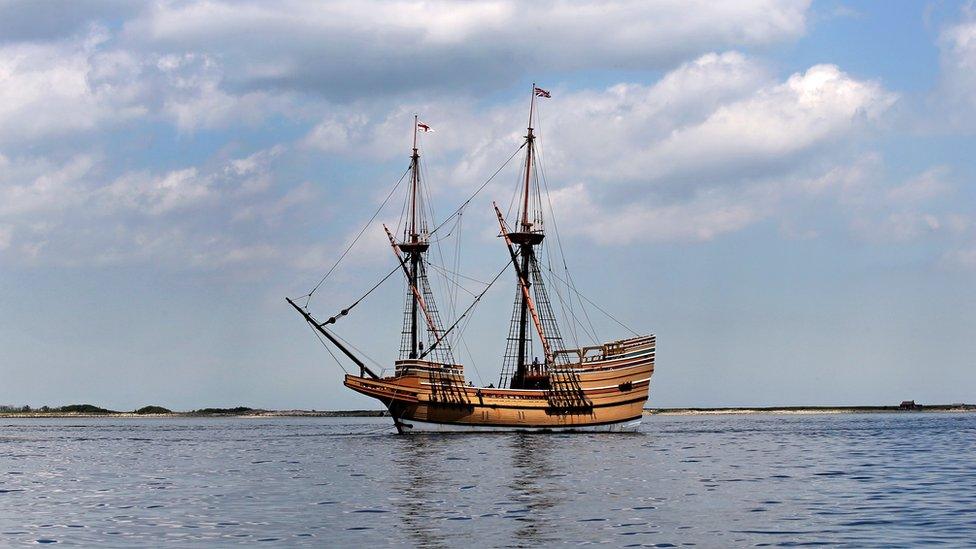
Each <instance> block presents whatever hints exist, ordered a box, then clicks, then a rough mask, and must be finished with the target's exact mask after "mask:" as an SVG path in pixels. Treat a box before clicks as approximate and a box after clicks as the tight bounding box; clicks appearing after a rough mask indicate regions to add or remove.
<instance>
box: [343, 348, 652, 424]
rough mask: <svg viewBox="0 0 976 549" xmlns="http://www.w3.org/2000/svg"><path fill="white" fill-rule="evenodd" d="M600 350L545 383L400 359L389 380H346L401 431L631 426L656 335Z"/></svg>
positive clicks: (646, 384)
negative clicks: (470, 377) (485, 381)
mask: <svg viewBox="0 0 976 549" xmlns="http://www.w3.org/2000/svg"><path fill="white" fill-rule="evenodd" d="M602 349H603V352H602V353H601V354H599V355H597V356H595V357H593V356H584V353H583V352H580V354H579V356H580V360H579V362H575V363H573V364H566V365H563V366H560V367H559V368H558V369H553V370H552V371H550V372H549V373H548V374H547V375H546V383H547V388H544V389H498V388H492V387H472V386H470V385H467V384H466V383H465V379H464V375H463V371H462V370H461V368H460V367H459V366H457V365H442V364H434V363H429V362H421V361H399V362H398V363H397V374H396V375H394V376H391V377H386V378H380V379H372V378H367V377H360V376H353V375H347V376H346V378H345V385H346V386H347V387H349V388H351V389H353V390H355V391H357V392H359V393H362V394H364V395H367V396H371V397H374V398H376V399H378V400H380V401H381V402H383V404H384V405H386V407H387V408H388V409H389V410H390V414H391V416H392V417H393V420H394V423H395V424H396V427H397V430H398V431H399V432H400V433H425V432H495V431H603V432H626V431H635V430H637V428H638V426H639V425H640V421H641V417H642V414H643V409H644V404H645V403H646V402H647V397H648V390H649V388H650V380H651V375H652V374H653V372H654V352H655V348H654V338H653V336H647V337H641V338H633V339H629V340H621V341H618V342H613V343H611V344H607V345H604V346H603V347H602Z"/></svg>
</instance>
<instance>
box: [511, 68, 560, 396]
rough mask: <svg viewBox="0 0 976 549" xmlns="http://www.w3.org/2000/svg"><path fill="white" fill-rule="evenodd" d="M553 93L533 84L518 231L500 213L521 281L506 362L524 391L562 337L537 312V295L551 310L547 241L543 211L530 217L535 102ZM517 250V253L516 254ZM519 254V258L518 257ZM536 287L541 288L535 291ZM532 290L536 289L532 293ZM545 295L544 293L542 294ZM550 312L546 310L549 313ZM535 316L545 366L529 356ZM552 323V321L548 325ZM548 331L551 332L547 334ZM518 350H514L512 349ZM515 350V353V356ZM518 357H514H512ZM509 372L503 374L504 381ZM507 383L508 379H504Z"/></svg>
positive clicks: (548, 362)
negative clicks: (542, 257) (543, 264)
mask: <svg viewBox="0 0 976 549" xmlns="http://www.w3.org/2000/svg"><path fill="white" fill-rule="evenodd" d="M548 96H549V92H547V91H545V90H542V89H541V88H537V87H536V86H535V83H533V84H532V98H531V101H530V103H529V123H528V129H527V131H526V134H525V151H526V152H525V171H524V173H523V174H522V175H523V178H522V188H521V192H522V197H521V198H522V200H521V201H520V210H521V211H519V212H518V214H519V215H518V221H517V222H516V226H515V227H514V230H512V231H509V230H508V227H507V226H506V225H505V223H504V220H503V219H502V216H501V212H500V211H498V212H497V213H498V217H499V223H500V225H501V229H502V236H503V237H505V241H506V243H507V244H508V245H509V250H510V251H511V252H512V254H513V258H514V259H516V262H515V270H516V275H517V278H518V284H519V291H518V293H517V294H516V298H515V310H514V311H513V315H512V330H511V331H510V334H509V347H510V348H509V350H507V351H506V359H507V360H511V359H514V360H513V361H512V362H513V364H512V365H514V372H511V371H510V373H511V380H510V384H509V385H510V387H511V388H513V389H523V388H534V387H535V385H534V383H533V382H530V381H529V380H528V379H527V378H528V377H529V374H530V373H533V374H541V373H542V372H540V371H535V370H542V369H543V368H545V369H548V367H549V365H551V364H552V362H553V360H554V354H553V349H552V348H551V343H552V341H553V338H558V337H559V336H558V330H557V329H556V326H555V322H554V319H551V318H546V317H551V316H552V315H551V313H550V314H548V315H546V314H543V315H541V316H540V311H539V310H538V309H537V307H536V304H535V303H534V301H533V294H534V296H535V297H536V299H535V301H540V300H539V299H538V298H540V297H541V298H543V299H542V301H543V302H542V303H541V305H542V306H543V307H544V308H545V309H546V310H547V311H548V310H549V309H550V307H549V303H548V298H547V297H545V289H544V288H543V287H542V280H541V276H540V274H539V269H538V263H537V261H536V253H535V247H536V246H539V245H541V244H542V241H543V239H545V234H544V232H543V228H542V219H541V212H540V210H541V208H537V209H536V211H535V213H534V214H533V215H532V216H531V217H530V210H531V209H532V200H531V197H532V196H533V192H535V193H538V189H537V188H536V189H533V185H532V183H533V176H534V175H535V166H534V161H535V134H534V133H533V129H532V118H533V114H534V111H535V100H536V97H548ZM516 249H517V252H518V253H517V254H516V253H515V251H516ZM516 255H517V257H515V256H516ZM533 286H538V287H536V288H532V287H533ZM530 288H531V289H532V290H531V291H530ZM540 292H541V293H540ZM547 311H542V313H545V312H547ZM530 315H531V317H532V319H531V320H532V323H533V324H534V325H535V329H536V331H537V332H538V335H539V339H540V341H541V343H542V346H543V350H544V355H545V358H544V363H543V364H538V363H537V362H536V361H535V360H534V359H532V358H530V357H529V354H530V353H531V344H532V339H531V338H532V335H531V333H530V332H529V329H530V328H529V316H530ZM547 320H549V322H546V321H547ZM547 332H548V333H547ZM512 347H514V349H513V348H512ZM512 351H514V353H512ZM513 354H514V356H512V355H513ZM530 365H531V366H532V369H531V370H532V371H531V372H530ZM504 376H505V373H503V378H504ZM503 382H504V380H503Z"/></svg>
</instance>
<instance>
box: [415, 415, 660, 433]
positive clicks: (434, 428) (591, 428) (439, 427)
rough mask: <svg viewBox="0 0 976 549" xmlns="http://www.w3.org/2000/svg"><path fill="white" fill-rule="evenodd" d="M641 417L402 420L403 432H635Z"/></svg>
mask: <svg viewBox="0 0 976 549" xmlns="http://www.w3.org/2000/svg"><path fill="white" fill-rule="evenodd" d="M640 423H641V418H636V419H628V420H625V421H621V422H619V423H607V424H603V425H553V426H552V427H518V426H514V425H511V426H510V425H472V424H465V423H430V422H427V421H417V420H414V419H405V420H400V424H401V429H400V432H401V433H403V434H412V433H511V432H517V431H524V432H534V433H538V432H567V431H580V432H588V433H633V432H636V431H637V428H638V427H640Z"/></svg>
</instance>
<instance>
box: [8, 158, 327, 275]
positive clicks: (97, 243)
mask: <svg viewBox="0 0 976 549" xmlns="http://www.w3.org/2000/svg"><path fill="white" fill-rule="evenodd" d="M283 151H284V149H283V148H282V147H280V146H275V147H271V148H268V149H264V150H260V151H258V152H255V153H254V154H251V155H249V156H245V157H241V158H231V159H226V160H223V161H220V162H216V163H213V164H212V165H210V166H209V167H203V168H201V167H194V166H190V167H185V168H179V169H173V170H168V171H162V172H158V173H157V172H152V171H148V170H142V171H134V172H127V173H124V174H122V175H120V176H118V177H116V178H114V179H111V180H109V181H108V182H107V183H106V182H105V181H104V175H103V174H102V173H101V172H102V170H103V165H102V164H103V163H104V160H103V159H99V158H96V157H93V156H89V155H79V156H76V157H72V158H69V159H67V160H64V161H62V162H54V161H50V160H45V159H39V158H15V159H8V158H6V157H3V156H0V168H2V170H0V227H2V229H3V230H2V235H0V236H2V239H0V240H2V244H3V246H2V247H0V252H2V253H3V254H4V257H6V258H8V259H11V260H15V261H22V262H28V263H33V264H40V263H55V264H67V265H90V264H95V265H104V264H114V263H124V262H139V261H147V260H152V261H154V262H156V263H158V264H160V265H173V266H176V265H182V266H191V267H198V268H222V267H226V266H230V265H235V264H251V263H263V259H266V258H268V257H270V256H271V255H272V252H271V250H273V249H274V238H275V237H278V236H280V235H267V234H263V233H261V232H259V231H255V230H254V227H250V226H244V227H242V226H240V225H238V226H236V227H235V230H229V228H230V225H231V222H232V221H233V220H234V218H235V216H237V215H238V214H239V212H241V211H246V210H249V209H250V210H253V209H257V210H261V209H262V208H263V207H264V204H266V203H270V204H272V207H271V208H270V211H269V212H267V215H266V217H267V216H280V215H284V214H286V213H287V212H289V211H290V210H293V209H295V208H297V207H299V206H301V201H300V198H301V197H302V196H305V195H306V194H307V193H308V189H307V188H305V187H299V188H298V189H296V190H294V191H292V192H289V191H288V189H287V188H286V187H284V188H283V187H277V186H276V185H275V181H274V175H273V171H272V165H273V163H274V162H275V159H276V158H277V157H278V156H279V155H280V154H282V152H283Z"/></svg>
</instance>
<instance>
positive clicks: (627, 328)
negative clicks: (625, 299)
mask: <svg viewBox="0 0 976 549" xmlns="http://www.w3.org/2000/svg"><path fill="white" fill-rule="evenodd" d="M549 272H550V273H552V276H554V277H556V278H557V279H559V280H560V281H562V282H563V283H564V284H566V285H567V286H568V287H569V288H571V289H572V290H573V292H574V293H575V294H576V295H577V296H579V297H580V298H582V299H585V300H586V302H587V303H589V304H590V305H593V307H594V308H595V309H596V310H598V311H600V312H601V313H603V314H605V315H606V316H607V318H609V319H610V320H612V321H614V322H616V323H617V324H619V325H620V326H622V327H623V328H624V329H625V330H627V331H628V332H630V333H632V334H634V335H635V336H639V335H640V334H638V333H637V332H635V331H634V330H633V329H632V328H631V327H630V326H628V325H626V324H624V323H623V322H621V321H620V320H617V318H616V317H614V316H613V315H612V314H610V313H608V312H606V311H605V310H604V309H603V307H600V306H599V305H597V304H596V303H594V302H593V301H592V300H590V298H588V297H586V296H585V295H583V294H582V293H581V292H580V291H579V290H577V289H576V287H575V286H573V285H571V284H569V283H567V282H566V281H565V280H563V279H561V278H559V275H557V274H556V273H555V272H553V271H552V270H551V269H550V270H549Z"/></svg>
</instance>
